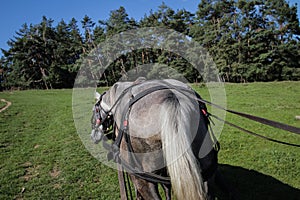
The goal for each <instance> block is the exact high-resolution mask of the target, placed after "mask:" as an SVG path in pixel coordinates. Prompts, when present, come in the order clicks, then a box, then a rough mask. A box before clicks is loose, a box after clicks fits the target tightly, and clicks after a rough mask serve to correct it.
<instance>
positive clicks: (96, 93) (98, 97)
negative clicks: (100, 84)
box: [95, 92, 101, 101]
mask: <svg viewBox="0 0 300 200" xmlns="http://www.w3.org/2000/svg"><path fill="white" fill-rule="evenodd" d="M100 96H101V95H100V94H99V93H98V92H95V99H97V101H98V100H99V99H100Z"/></svg>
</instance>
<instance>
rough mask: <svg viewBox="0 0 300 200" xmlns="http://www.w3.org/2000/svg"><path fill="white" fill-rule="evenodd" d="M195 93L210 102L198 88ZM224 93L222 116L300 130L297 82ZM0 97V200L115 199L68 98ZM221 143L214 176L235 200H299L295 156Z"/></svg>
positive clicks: (230, 134) (243, 140) (228, 137)
mask: <svg viewBox="0 0 300 200" xmlns="http://www.w3.org/2000/svg"><path fill="white" fill-rule="evenodd" d="M194 88H195V89H196V90H197V91H199V92H200V93H201V94H202V96H203V97H204V98H206V99H209V94H208V91H207V90H206V89H205V88H204V87H198V86H197V85H195V86H194ZM226 93H227V101H228V108H231V109H234V110H238V111H242V112H247V113H249V114H254V115H258V116H262V117H266V118H269V119H272V120H276V121H280V122H283V123H287V124H290V125H293V126H297V127H300V121H299V120H298V121H297V120H295V115H299V114H300V98H299V97H300V82H278V83H277V82H273V83H251V84H226ZM0 95H1V98H4V99H7V100H8V101H11V102H12V103H13V104H12V106H10V107H9V108H8V109H7V110H6V111H4V112H2V113H0V159H1V163H0V199H62V198H65V199H78V198H83V199H119V188H118V181H117V173H116V172H115V171H114V170H113V169H110V168H108V167H106V166H105V165H103V164H101V163H100V162H99V161H98V160H97V159H95V158H94V157H93V156H91V155H90V153H89V152H88V151H87V150H86V148H85V146H84V145H83V144H82V142H81V140H80V138H79V136H78V134H77V133H76V129H75V126H74V121H73V116H72V90H50V91H35V90H29V91H14V92H3V93H0ZM226 118H227V120H229V121H231V122H234V123H236V124H239V125H241V126H243V127H245V128H247V129H250V130H252V131H254V132H258V133H262V134H264V135H266V136H269V137H272V138H276V139H279V140H284V141H287V142H293V143H298V144H300V137H299V136H297V135H294V134H291V133H288V132H284V131H280V130H277V129H273V128H269V127H266V126H262V125H260V124H257V123H255V122H251V121H249V120H245V119H241V118H239V117H235V116H233V115H229V114H228V115H227V116H226ZM87 134H89V132H87ZM220 143H221V151H220V153H219V161H220V163H221V166H220V169H221V171H222V172H223V173H224V175H225V176H226V177H227V178H228V179H229V180H230V182H231V183H232V184H233V185H234V186H235V187H236V188H237V189H238V191H239V193H240V195H241V199H282V198H284V199H299V196H300V157H299V155H300V149H299V148H295V147H288V146H284V145H280V144H274V143H271V142H268V141H265V140H262V139H259V138H255V137H253V136H249V135H246V134H244V133H241V132H240V131H238V130H236V129H233V128H231V127H228V126H225V127H224V129H223V133H222V135H221V137H220ZM219 199H225V197H222V196H219Z"/></svg>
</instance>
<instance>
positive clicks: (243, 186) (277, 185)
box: [217, 164, 300, 200]
mask: <svg viewBox="0 0 300 200" xmlns="http://www.w3.org/2000/svg"><path fill="white" fill-rule="evenodd" d="M219 170H220V172H221V173H222V174H223V176H224V177H225V178H226V179H227V180H228V182H229V183H230V184H231V185H232V186H233V187H234V188H236V190H237V194H238V196H239V199H242V200H248V199H249V200H250V199H251V200H252V199H255V200H256V199H264V200H266V199H270V200H274V199H275V200H276V199H289V200H296V199H297V200H300V189H297V188H294V187H291V186H289V185H287V184H285V183H283V182H281V181H279V180H277V179H275V178H273V177H271V176H269V175H265V174H262V173H260V172H257V171H253V170H248V169H244V168H242V167H236V166H231V165H224V164H221V165H219ZM217 197H218V199H220V200H223V199H229V198H228V197H226V196H225V195H222V194H221V193H218V194H217Z"/></svg>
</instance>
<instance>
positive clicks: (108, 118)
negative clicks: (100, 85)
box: [91, 92, 114, 144]
mask: <svg viewBox="0 0 300 200" xmlns="http://www.w3.org/2000/svg"><path fill="white" fill-rule="evenodd" d="M105 94H106V92H104V93H102V94H99V93H98V92H96V93H95V98H96V99H97V102H96V104H95V105H94V107H93V114H92V119H91V124H92V133H91V139H92V140H93V142H94V143H96V144H97V143H98V142H100V141H101V140H102V138H103V136H104V134H105V133H108V132H110V131H111V129H112V125H113V122H114V120H113V116H112V113H111V110H110V109H109V107H108V105H107V103H105V102H104V100H103V99H104V98H103V97H104V96H105Z"/></svg>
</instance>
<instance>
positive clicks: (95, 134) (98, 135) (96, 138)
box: [91, 127, 104, 144]
mask: <svg viewBox="0 0 300 200" xmlns="http://www.w3.org/2000/svg"><path fill="white" fill-rule="evenodd" d="M103 136H104V134H103V131H102V129H101V127H100V128H97V129H93V130H92V133H91V139H92V141H93V142H94V143H95V144H98V143H99V142H100V141H101V140H102V138H103Z"/></svg>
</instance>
